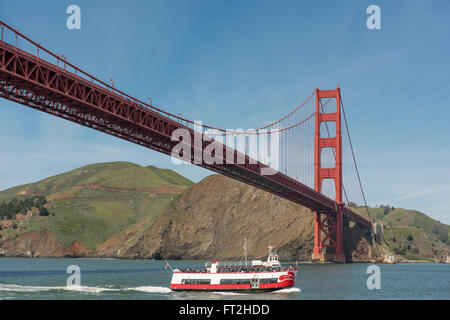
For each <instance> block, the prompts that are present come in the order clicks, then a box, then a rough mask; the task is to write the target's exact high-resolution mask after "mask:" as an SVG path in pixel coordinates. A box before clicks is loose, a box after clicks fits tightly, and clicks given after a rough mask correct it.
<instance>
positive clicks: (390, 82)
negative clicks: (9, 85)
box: [0, 0, 450, 224]
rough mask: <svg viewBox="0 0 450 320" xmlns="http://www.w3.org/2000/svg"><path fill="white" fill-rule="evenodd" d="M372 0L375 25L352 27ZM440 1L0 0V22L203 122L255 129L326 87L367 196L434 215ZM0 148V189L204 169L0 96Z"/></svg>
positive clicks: (444, 19) (441, 105)
mask: <svg viewBox="0 0 450 320" xmlns="http://www.w3.org/2000/svg"><path fill="white" fill-rule="evenodd" d="M72 4H75V5H78V6H79V7H80V9H81V29H79V30H76V29H75V30H69V29H68V28H67V26H66V20H67V18H68V17H69V14H67V13H66V8H67V7H68V6H69V5H72ZM372 4H375V5H378V6H379V7H380V11H381V29H380V30H369V29H368V28H367V25H366V20H367V19H368V18H369V16H370V14H368V13H367V12H366V9H367V8H368V6H369V5H372ZM449 12H450V2H449V1H445V0H442V1H437V0H434V1H425V0H417V1H398V0H397V1H392V0H390V1H376V0H371V1H364V0H361V1H356V0H348V1H345V0H341V1H332V0H329V1H325V0H324V1H263V0H261V1H252V0H248V1H206V0H203V1H197V0H189V1H181V0H180V1H168V0H165V1H162V0H161V1H100V0H97V1H74V0H72V1H23V0H16V1H2V2H0V19H1V20H3V21H4V22H6V23H8V24H10V25H11V26H13V27H15V28H17V29H19V30H20V31H21V32H22V33H24V34H25V35H27V36H28V37H30V38H31V39H33V40H35V41H37V42H40V43H41V44H42V45H44V46H45V47H47V48H49V49H50V50H52V51H54V52H55V53H57V54H64V55H66V56H67V58H68V60H69V61H71V62H72V63H73V64H75V65H77V66H79V67H81V68H82V69H84V70H87V71H88V72H89V73H91V74H94V75H95V76H97V77H98V78H100V79H102V80H104V81H105V82H107V81H108V79H111V78H112V79H114V83H115V86H116V87H117V88H120V89H121V90H123V91H125V92H127V93H129V94H131V95H132V96H135V97H137V98H140V99H141V100H144V101H145V99H146V98H151V99H152V101H153V104H154V105H157V106H160V107H162V108H164V109H165V110H167V111H169V112H172V113H174V114H178V113H182V114H183V116H186V117H187V118H189V119H192V120H201V121H203V123H206V124H209V125H212V126H217V127H221V128H243V129H247V128H256V127H260V126H262V125H264V124H267V123H269V122H272V121H274V120H277V119H279V118H280V117H281V116H282V115H285V114H287V113H289V112H290V111H291V110H293V109H294V108H295V107H296V106H297V105H298V104H299V102H301V101H303V100H304V99H305V98H306V97H307V96H308V95H309V94H310V93H311V92H312V91H313V90H314V89H315V87H316V86H319V88H321V89H334V88H336V86H337V85H339V86H340V87H341V90H342V91H341V92H342V97H343V101H344V104H345V111H346V115H347V120H348V123H349V126H350V132H351V136H352V142H353V147H354V149H355V153H356V158H357V161H358V166H359V170H360V174H361V179H362V183H363V186H364V190H365V194H366V198H367V201H368V204H369V205H379V204H389V205H391V206H394V207H403V208H408V209H416V210H419V211H422V212H424V213H426V214H428V215H430V216H431V217H433V218H434V219H437V220H439V221H441V222H444V223H447V224H450V196H449V195H450V128H449V121H448V119H449V116H450V108H449V107H450V76H449V70H450V59H449V58H450V42H449V41H448V37H449V34H450V20H449V19H448V13H449ZM0 150H1V152H0V190H3V189H7V188H9V187H12V186H16V185H20V184H24V183H30V182H34V181H38V180H41V179H43V178H46V177H48V176H51V175H55V174H58V173H62V172H65V171H69V170H72V169H74V168H77V167H80V166H83V165H87V164H91V163H96V162H108V161H130V162H134V163H137V164H140V165H150V164H151V165H155V166H157V167H161V168H170V169H173V170H175V171H177V172H179V173H181V174H183V175H184V176H186V177H188V178H189V179H191V180H193V181H195V182H197V181H200V180H201V179H202V178H204V177H206V176H207V175H209V174H211V172H209V171H207V170H205V169H202V168H199V167H195V166H193V165H182V166H176V165H174V164H172V162H171V161H170V158H169V157H168V156H165V155H162V154H159V153H157V152H155V151H151V150H148V149H145V148H143V147H141V146H138V145H135V144H132V143H129V142H126V141H123V140H120V139H117V138H115V137H112V136H109V135H106V134H104V133H100V132H96V131H94V130H92V129H88V128H85V127H82V126H80V125H77V124H74V123H71V122H68V121H65V120H62V119H59V118H55V117H52V116H50V115H47V114H45V113H41V112H39V111H36V110H32V109H29V108H27V107H24V106H22V105H19V104H16V103H13V102H10V101H7V100H0Z"/></svg>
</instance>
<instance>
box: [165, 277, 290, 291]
mask: <svg viewBox="0 0 450 320" xmlns="http://www.w3.org/2000/svg"><path fill="white" fill-rule="evenodd" d="M294 284H295V281H294V280H284V281H281V282H277V283H264V284H263V283H262V284H260V285H259V287H258V288H252V286H251V285H250V284H171V285H170V289H174V290H255V291H256V290H260V289H281V288H289V287H293V286H294Z"/></svg>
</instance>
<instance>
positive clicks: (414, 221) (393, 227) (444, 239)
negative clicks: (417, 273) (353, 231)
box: [353, 206, 450, 260]
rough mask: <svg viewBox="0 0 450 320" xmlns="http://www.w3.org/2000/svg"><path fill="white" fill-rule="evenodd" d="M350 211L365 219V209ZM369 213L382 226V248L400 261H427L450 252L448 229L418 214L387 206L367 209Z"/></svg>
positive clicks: (422, 214) (448, 227) (449, 227)
mask: <svg viewBox="0 0 450 320" xmlns="http://www.w3.org/2000/svg"><path fill="white" fill-rule="evenodd" d="M353 209H354V210H355V211H357V212H359V213H361V214H363V215H366V216H367V209H365V208H353ZM369 212H370V215H371V217H372V219H374V220H375V221H377V222H382V223H383V225H384V239H383V241H382V245H383V246H384V248H385V249H386V250H388V251H389V252H390V253H394V254H395V255H396V256H398V257H399V258H401V259H407V260H430V259H433V258H434V257H438V256H440V255H441V254H442V252H443V251H450V240H449V236H450V226H448V225H446V224H443V223H441V222H439V221H437V220H434V219H432V218H430V217H429V216H427V215H425V214H424V213H422V212H419V211H416V210H409V209H401V208H393V207H390V206H380V207H378V208H369Z"/></svg>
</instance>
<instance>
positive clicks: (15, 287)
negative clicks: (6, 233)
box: [0, 284, 116, 293]
mask: <svg viewBox="0 0 450 320" xmlns="http://www.w3.org/2000/svg"><path fill="white" fill-rule="evenodd" d="M50 290H67V291H78V292H87V293H100V292H103V291H115V290H116V289H110V288H102V287H89V286H58V287H56V286H55V287H51V286H49V287H43V286H22V285H19V284H0V291H10V292H39V291H50Z"/></svg>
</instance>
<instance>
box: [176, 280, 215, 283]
mask: <svg viewBox="0 0 450 320" xmlns="http://www.w3.org/2000/svg"><path fill="white" fill-rule="evenodd" d="M210 283H211V279H182V280H181V284H210Z"/></svg>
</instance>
